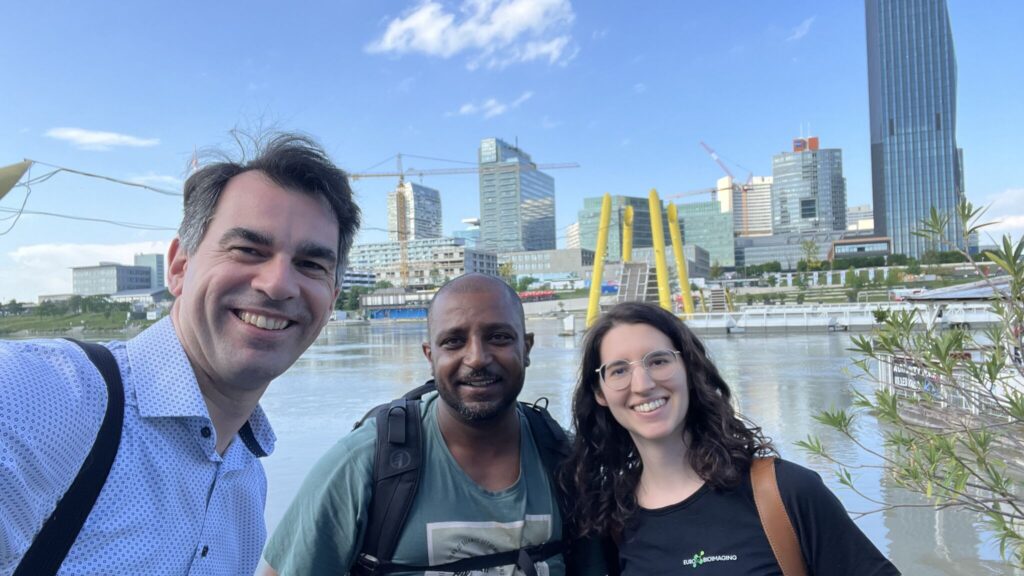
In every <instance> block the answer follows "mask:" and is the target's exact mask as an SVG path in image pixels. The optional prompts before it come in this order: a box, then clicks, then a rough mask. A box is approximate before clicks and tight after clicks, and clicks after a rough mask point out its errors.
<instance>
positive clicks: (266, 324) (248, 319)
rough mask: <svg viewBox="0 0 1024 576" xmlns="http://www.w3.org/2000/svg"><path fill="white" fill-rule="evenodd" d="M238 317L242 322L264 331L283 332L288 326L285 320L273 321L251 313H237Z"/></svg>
mask: <svg viewBox="0 0 1024 576" xmlns="http://www.w3.org/2000/svg"><path fill="white" fill-rule="evenodd" d="M238 317H239V318H241V319H242V322H245V323H246V324H252V325H253V326H256V327H257V328H263V329H264V330H283V329H284V328H286V327H287V326H288V321H287V320H275V319H274V318H267V317H266V316H261V315H259V314H253V313H252V312H239V313H238Z"/></svg>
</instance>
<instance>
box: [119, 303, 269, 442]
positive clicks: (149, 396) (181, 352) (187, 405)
mask: <svg viewBox="0 0 1024 576" xmlns="http://www.w3.org/2000/svg"><path fill="white" fill-rule="evenodd" d="M126 351H127V353H128V363H129V365H130V366H131V373H132V380H133V384H134V388H135V397H136V401H137V402H138V406H139V414H140V415H141V416H142V417H143V418H160V417H170V418H189V417H198V418H204V419H206V420H209V419H210V413H209V411H208V410H207V408H206V402H205V401H204V400H203V395H202V393H201V392H200V391H199V383H198V382H197V381H196V375H195V372H194V371H193V370H192V364H191V363H190V362H189V360H188V356H186V355H185V349H184V348H183V347H182V345H181V340H180V339H179V338H178V333H177V331H176V330H175V327H174V324H173V323H172V322H171V317H170V316H165V317H164V318H162V319H161V320H160V321H158V322H157V323H156V324H153V325H152V326H150V327H149V328H147V329H146V330H143V331H142V332H141V333H140V334H139V335H138V336H136V337H134V338H132V339H131V340H129V341H128V342H127V344H126ZM247 425H248V428H249V429H250V430H251V435H250V433H249V432H243V433H242V434H241V435H242V440H243V441H244V442H245V444H246V446H247V447H248V448H249V451H250V452H252V453H253V454H254V455H256V456H264V455H268V454H270V453H272V452H273V451H274V444H275V441H276V436H275V435H274V431H273V429H272V428H271V426H270V421H269V420H268V419H267V416H266V414H265V413H264V412H263V409H262V408H261V407H260V406H259V405H257V406H256V409H255V410H253V412H252V415H251V416H249V420H248V423H247ZM253 442H255V444H256V445H253Z"/></svg>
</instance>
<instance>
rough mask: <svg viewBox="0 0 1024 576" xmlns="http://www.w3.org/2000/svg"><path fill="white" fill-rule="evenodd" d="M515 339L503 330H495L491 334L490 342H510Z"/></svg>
mask: <svg viewBox="0 0 1024 576" xmlns="http://www.w3.org/2000/svg"><path fill="white" fill-rule="evenodd" d="M514 341H515V336H513V335H511V334H507V333H505V332H497V333H495V334H492V335H491V342H494V343H496V344H510V343H512V342H514Z"/></svg>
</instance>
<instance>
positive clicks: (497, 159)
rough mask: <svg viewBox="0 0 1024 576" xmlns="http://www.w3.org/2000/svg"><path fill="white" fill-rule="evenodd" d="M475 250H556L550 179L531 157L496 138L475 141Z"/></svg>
mask: <svg viewBox="0 0 1024 576" xmlns="http://www.w3.org/2000/svg"><path fill="white" fill-rule="evenodd" d="M479 167H480V248H482V249H484V250H488V251H491V252H499V253H500V252H519V251H523V250H553V249H554V248H556V229H555V179H554V178H552V177H551V176H549V175H547V174H545V173H544V172H541V171H540V170H537V165H536V164H534V162H533V160H531V159H530V155H529V154H527V153H526V152H523V151H522V150H520V149H519V148H516V147H515V146H512V145H510V144H508V143H506V142H504V141H502V140H500V139H498V138H485V139H483V140H482V141H481V142H480V150H479Z"/></svg>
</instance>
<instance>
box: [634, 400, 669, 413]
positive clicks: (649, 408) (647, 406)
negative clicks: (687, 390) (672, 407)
mask: <svg viewBox="0 0 1024 576" xmlns="http://www.w3.org/2000/svg"><path fill="white" fill-rule="evenodd" d="M666 403H668V400H666V399H664V398H659V399H657V400H651V401H650V402H644V403H643V404H641V405H639V406H634V407H633V410H636V411H637V412H653V411H654V410H657V409H658V408H661V407H662V406H664V405H665V404H666Z"/></svg>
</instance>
